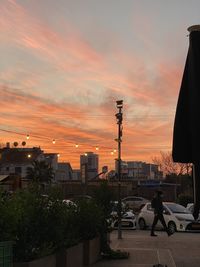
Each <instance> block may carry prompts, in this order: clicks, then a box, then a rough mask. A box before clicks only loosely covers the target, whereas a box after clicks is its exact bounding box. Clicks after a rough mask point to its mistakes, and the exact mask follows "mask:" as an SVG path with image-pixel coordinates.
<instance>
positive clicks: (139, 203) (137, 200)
mask: <svg viewBox="0 0 200 267" xmlns="http://www.w3.org/2000/svg"><path fill="white" fill-rule="evenodd" d="M122 201H123V202H124V203H126V204H127V205H128V206H129V208H130V209H132V210H134V211H139V210H141V208H142V207H144V205H145V204H146V203H147V202H149V200H148V199H145V198H143V197H136V196H128V197H125V198H123V199H122Z"/></svg>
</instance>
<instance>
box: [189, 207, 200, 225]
mask: <svg viewBox="0 0 200 267" xmlns="http://www.w3.org/2000/svg"><path fill="white" fill-rule="evenodd" d="M186 209H188V210H189V212H190V213H192V214H193V212H194V203H188V204H187V207H186ZM197 221H200V211H199V217H198V219H197Z"/></svg>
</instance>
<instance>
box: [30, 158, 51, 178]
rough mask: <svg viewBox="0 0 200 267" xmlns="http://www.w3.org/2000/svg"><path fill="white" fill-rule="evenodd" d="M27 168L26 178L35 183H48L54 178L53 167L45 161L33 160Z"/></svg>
mask: <svg viewBox="0 0 200 267" xmlns="http://www.w3.org/2000/svg"><path fill="white" fill-rule="evenodd" d="M32 165H33V166H32V167H30V168H28V170H27V178H28V179H30V180H32V181H33V182H36V183H50V182H51V181H52V179H53V178H54V173H53V169H52V167H51V166H49V164H47V163H46V162H45V161H34V162H33V164H32Z"/></svg>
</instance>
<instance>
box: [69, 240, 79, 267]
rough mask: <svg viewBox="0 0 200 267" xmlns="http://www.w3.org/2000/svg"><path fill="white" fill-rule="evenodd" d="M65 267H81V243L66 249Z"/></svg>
mask: <svg viewBox="0 0 200 267" xmlns="http://www.w3.org/2000/svg"><path fill="white" fill-rule="evenodd" d="M66 255H67V267H82V266H83V243H79V244H78V245H76V246H73V247H71V248H68V249H67V250H66Z"/></svg>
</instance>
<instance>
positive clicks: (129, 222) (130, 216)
mask: <svg viewBox="0 0 200 267" xmlns="http://www.w3.org/2000/svg"><path fill="white" fill-rule="evenodd" d="M136 225H137V221H136V217H135V214H134V213H133V212H132V211H127V212H125V213H123V214H122V220H121V227H122V229H132V230H135V229H136ZM111 227H112V228H114V229H117V228H118V217H117V216H115V217H113V219H112V223H111Z"/></svg>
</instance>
